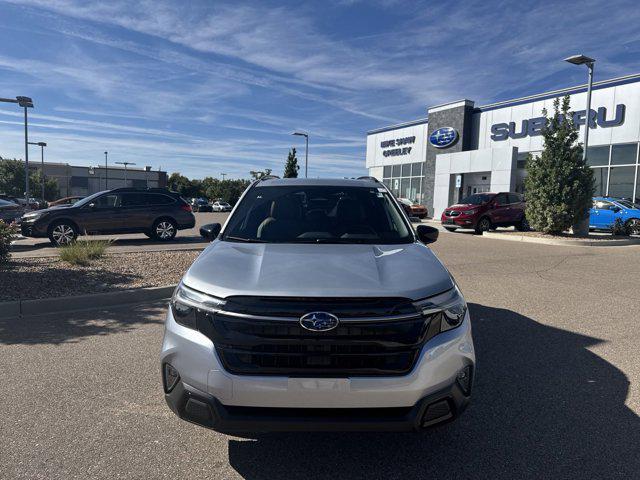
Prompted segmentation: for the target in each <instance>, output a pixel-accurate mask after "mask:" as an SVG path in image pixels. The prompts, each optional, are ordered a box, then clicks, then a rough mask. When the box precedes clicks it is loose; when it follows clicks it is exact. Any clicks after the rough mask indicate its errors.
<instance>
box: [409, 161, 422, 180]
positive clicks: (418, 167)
mask: <svg viewBox="0 0 640 480" xmlns="http://www.w3.org/2000/svg"><path fill="white" fill-rule="evenodd" d="M421 175H422V163H420V162H417V163H412V164H411V176H412V177H419V176H421Z"/></svg>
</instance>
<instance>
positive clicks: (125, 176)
mask: <svg viewBox="0 0 640 480" xmlns="http://www.w3.org/2000/svg"><path fill="white" fill-rule="evenodd" d="M115 163H116V164H117V165H124V186H125V188H126V186H127V165H135V163H133V162H115Z"/></svg>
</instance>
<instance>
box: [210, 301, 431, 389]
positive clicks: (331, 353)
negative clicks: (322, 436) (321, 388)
mask: <svg viewBox="0 0 640 480" xmlns="http://www.w3.org/2000/svg"><path fill="white" fill-rule="evenodd" d="M256 307H257V308H256ZM329 307H332V308H329ZM258 309H259V310H261V312H262V313H261V314H260V315H257V313H258V312H257V311H256V310H258ZM265 310H266V312H265ZM239 311H241V312H239ZM313 311H326V312H330V313H333V314H334V315H336V316H338V318H340V319H341V323H340V325H339V326H338V327H337V328H335V329H333V330H330V331H326V332H313V331H309V330H306V329H304V328H302V327H301V326H300V324H299V323H298V319H299V317H301V316H302V315H304V314H306V313H309V312H313ZM249 312H250V313H249ZM248 317H249V318H248ZM385 318H386V319H385ZM430 320H431V319H430V318H425V317H422V316H420V315H419V314H418V313H417V312H416V309H415V308H414V307H413V305H412V304H411V301H410V300H408V299H398V298H393V299H388V298H387V299H384V298H383V299H303V298H301V299H283V298H277V299H274V298H271V299H268V298H257V297H255V298H254V297H235V298H231V299H227V305H225V311H224V312H216V313H211V312H205V311H200V312H199V313H198V329H199V330H200V331H201V332H202V333H204V334H205V335H207V336H208V337H209V338H211V340H212V341H213V343H214V345H215V348H216V352H217V354H218V357H219V358H220V360H221V362H222V364H223V365H224V368H225V370H227V371H228V372H230V373H233V374H237V375H284V376H299V377H346V376H378V375H385V376H389V375H406V374H407V373H409V372H410V371H411V369H412V368H413V366H414V365H415V362H416V360H417V358H418V355H419V353H420V350H421V348H422V346H423V345H424V343H425V342H426V340H427V339H428V338H430V336H432V335H431V334H432V332H431V329H430V328H429V327H430V324H431V323H432V322H430ZM435 323H437V322H435Z"/></svg>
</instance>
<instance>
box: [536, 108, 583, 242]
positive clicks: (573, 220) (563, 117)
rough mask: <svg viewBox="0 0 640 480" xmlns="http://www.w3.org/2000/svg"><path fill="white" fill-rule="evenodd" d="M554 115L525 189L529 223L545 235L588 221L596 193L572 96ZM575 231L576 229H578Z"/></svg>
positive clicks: (545, 128)
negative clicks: (571, 100) (583, 155)
mask: <svg viewBox="0 0 640 480" xmlns="http://www.w3.org/2000/svg"><path fill="white" fill-rule="evenodd" d="M553 108H554V115H553V116H552V117H551V118H549V117H548V115H547V111H546V109H545V110H543V111H542V114H543V115H544V116H545V117H546V119H547V120H546V125H545V127H544V128H543V130H542V135H543V137H544V148H543V150H542V154H541V155H540V157H539V158H536V159H532V158H531V155H529V158H528V161H527V167H526V168H527V174H528V175H527V178H526V179H525V189H526V198H527V209H526V216H527V220H528V221H529V224H530V225H531V226H532V227H533V228H534V229H535V230H539V231H542V232H545V233H556V234H557V233H560V232H563V231H565V230H568V229H569V228H570V227H572V226H574V225H578V224H580V223H581V222H583V221H584V219H585V218H587V216H588V214H589V208H590V207H591V198H592V196H593V190H594V177H593V171H592V170H591V168H589V166H588V165H587V164H586V162H585V161H584V160H583V158H582V144H580V143H578V128H577V126H576V125H575V123H574V122H573V114H572V112H570V111H569V96H568V95H567V96H565V97H564V98H563V99H562V103H561V102H560V99H559V98H557V99H556V100H555V101H554V102H553ZM574 230H575V229H574Z"/></svg>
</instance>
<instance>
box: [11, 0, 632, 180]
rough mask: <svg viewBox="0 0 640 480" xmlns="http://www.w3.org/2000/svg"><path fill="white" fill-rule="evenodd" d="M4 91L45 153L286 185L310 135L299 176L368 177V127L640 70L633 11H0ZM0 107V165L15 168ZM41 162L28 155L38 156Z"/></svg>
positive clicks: (276, 7) (129, 5) (392, 6)
mask: <svg viewBox="0 0 640 480" xmlns="http://www.w3.org/2000/svg"><path fill="white" fill-rule="evenodd" d="M0 24H1V25H2V29H0V97H15V96H16V95H26V96H31V97H33V99H34V102H35V104H36V108H35V109H33V110H32V111H31V112H30V114H31V117H30V118H31V122H30V125H31V127H30V132H31V140H33V141H46V142H48V144H49V147H48V148H47V150H46V155H47V160H50V161H59V162H68V163H72V164H80V165H95V164H98V163H101V162H102V160H103V154H102V152H103V151H104V150H108V151H109V152H110V157H109V158H110V161H131V162H136V163H137V165H138V166H142V165H151V166H153V168H154V169H157V168H159V167H162V168H163V169H164V170H167V171H169V172H174V171H179V172H181V173H183V174H185V175H188V176H192V177H204V176H218V175H219V174H220V173H221V172H225V173H227V174H228V177H227V178H229V177H231V178H246V177H248V172H249V171H250V170H257V169H264V168H272V169H273V171H274V173H276V174H281V173H282V170H283V166H284V160H285V158H286V155H287V151H288V149H289V147H291V146H297V147H298V152H299V158H300V159H302V158H303V156H304V153H303V152H304V145H303V143H302V142H301V141H300V140H299V139H298V137H292V136H291V135H290V132H291V131H292V130H294V129H305V130H308V131H309V132H310V134H311V142H310V154H309V164H310V167H309V174H310V176H334V177H336V176H337V177H342V176H352V175H358V174H364V173H365V168H364V156H365V134H366V131H367V130H369V129H372V128H376V127H380V126H385V125H388V124H390V123H395V122H402V121H407V120H412V119H415V118H420V117H423V116H425V114H426V107H427V105H435V104H439V103H444V102H447V101H453V100H458V99H460V98H465V97H466V98H469V99H472V100H475V101H476V104H483V103H489V102H493V101H498V100H504V99H509V98H513V97H517V96H521V95H527V94H531V93H537V92H541V91H544V90H547V89H555V88H559V87H563V86H570V85H575V84H580V83H583V82H584V80H585V77H586V73H585V71H584V69H582V68H578V67H575V66H572V65H569V64H566V63H564V62H562V61H561V59H562V58H564V57H566V56H568V55H570V54H574V53H580V52H582V53H585V54H588V55H590V56H594V57H595V58H596V59H597V63H596V80H598V79H600V80H602V79H606V78H611V77H614V76H619V75H626V74H630V73H637V72H640V27H639V26H638V25H640V8H638V7H637V3H636V2H634V1H628V2H615V1H608V2H606V1H601V2H592V1H580V2H564V1H559V2H555V3H554V2H551V3H545V2H512V1H491V0H485V1H478V2H473V1H456V2H448V3H447V2H442V1H437V2H435V1H432V2H417V1H408V2H400V1H393V0H379V1H374V0H369V1H357V0H342V1H340V0H336V1H331V0H325V1H317V2H300V1H298V2H271V1H256V2H241V1H234V2H221V1H202V2H197V1H191V2H187V1H173V2H164V1H157V0H156V1H146V0H141V1H135V2H134V1H120V0H110V1H100V2H91V1H84V0H77V1H76V0H20V1H15V2H14V1H4V0H0ZM21 125H22V124H21V112H20V111H19V110H18V109H17V107H15V106H14V105H11V104H0V155H1V156H3V157H18V158H22V157H23V144H22V141H23V137H22V129H21ZM37 153H38V152H36V151H35V150H34V151H33V155H34V156H35V155H37Z"/></svg>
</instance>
